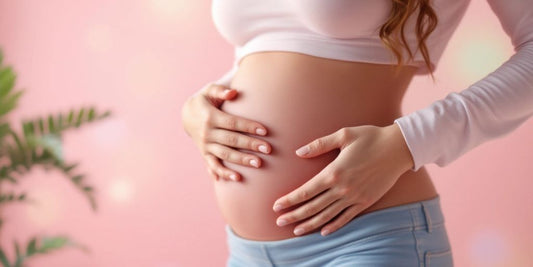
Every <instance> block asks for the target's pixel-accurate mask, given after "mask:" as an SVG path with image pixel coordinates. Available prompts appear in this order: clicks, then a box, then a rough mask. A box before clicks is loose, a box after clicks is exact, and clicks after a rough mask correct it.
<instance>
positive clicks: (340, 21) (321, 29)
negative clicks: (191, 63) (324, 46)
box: [211, 0, 392, 45]
mask: <svg viewBox="0 0 533 267" xmlns="http://www.w3.org/2000/svg"><path fill="white" fill-rule="evenodd" d="M391 6H392V0H267V1H257V0H213V1H212V9H211V12H212V19H213V22H214V24H215V26H216V28H217V30H218V31H219V32H220V33H221V35H223V36H224V37H225V38H226V39H228V40H229V41H230V42H231V43H233V44H235V45H243V44H244V43H245V42H246V41H248V40H249V39H250V38H252V37H254V36H257V35H259V34H262V33H268V32H274V31H279V32H286V33H290V32H291V31H297V32H308V33H312V34H318V35H323V36H326V37H332V38H340V39H351V38H357V37H361V36H369V35H376V34H378V32H379V28H380V27H381V25H382V24H383V23H384V22H385V21H386V20H387V18H388V16H389V14H390V11H391Z"/></svg>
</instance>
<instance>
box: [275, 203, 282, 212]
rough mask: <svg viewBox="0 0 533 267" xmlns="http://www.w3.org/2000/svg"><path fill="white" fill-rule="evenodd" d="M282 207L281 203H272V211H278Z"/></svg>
mask: <svg viewBox="0 0 533 267" xmlns="http://www.w3.org/2000/svg"><path fill="white" fill-rule="evenodd" d="M282 208H283V207H282V206H281V204H276V205H274V211H280V210H281V209H282Z"/></svg>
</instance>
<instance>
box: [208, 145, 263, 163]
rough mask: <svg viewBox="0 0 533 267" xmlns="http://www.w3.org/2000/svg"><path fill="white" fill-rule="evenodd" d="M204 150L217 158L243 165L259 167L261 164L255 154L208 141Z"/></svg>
mask: <svg viewBox="0 0 533 267" xmlns="http://www.w3.org/2000/svg"><path fill="white" fill-rule="evenodd" d="M205 150H206V151H208V152H209V153H211V154H213V155H215V156H216V157H217V158H219V159H222V160H225V161H228V162H232V163H235V164H239V165H243V166H252V167H255V168H259V167H260V166H261V159H260V158H259V157H258V156H255V155H249V154H246V153H243V152H240V151H237V150H235V149H231V148H229V147H227V146H223V145H220V144H217V143H208V144H207V145H206V146H205Z"/></svg>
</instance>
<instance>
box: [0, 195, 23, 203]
mask: <svg viewBox="0 0 533 267" xmlns="http://www.w3.org/2000/svg"><path fill="white" fill-rule="evenodd" d="M24 201H26V193H21V194H16V193H13V192H10V193H0V204H5V203H6V202H24Z"/></svg>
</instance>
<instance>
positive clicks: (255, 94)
mask: <svg viewBox="0 0 533 267" xmlns="http://www.w3.org/2000/svg"><path fill="white" fill-rule="evenodd" d="M416 68H417V67H415V66H408V65H407V66H402V67H401V69H400V71H399V72H398V73H395V70H394V65H387V64H374V63H364V62H349V61H341V60H334V59H327V58H320V57H315V56H310V55H305V54H301V53H293V52H284V51H283V52H281V51H280V52H278V51H267V52H256V53H252V54H249V55H247V56H246V57H244V58H243V59H242V60H241V62H240V65H239V70H238V71H237V73H236V74H235V76H234V78H233V80H232V82H231V88H235V89H237V90H238V92H239V95H238V97H237V98H236V99H234V100H231V101H226V102H224V104H223V105H222V107H221V109H222V111H224V112H227V113H229V114H233V115H238V116H242V117H245V118H248V119H252V120H254V121H257V122H259V123H261V124H262V125H264V126H265V127H266V128H267V130H268V134H267V135H266V136H255V137H258V138H261V139H263V140H265V141H267V142H269V143H270V144H271V146H272V152H271V153H270V154H268V155H266V154H263V153H260V152H255V151H250V150H244V149H239V150H241V151H243V152H245V153H250V154H255V155H257V156H258V157H260V158H261V161H262V163H261V167H260V168H254V167H249V166H243V165H239V164H235V163H232V162H227V161H223V164H224V165H225V166H226V167H228V168H230V169H233V170H235V171H237V172H239V173H240V174H241V177H242V179H241V181H239V182H233V181H225V180H223V179H219V180H218V181H215V182H214V189H215V193H216V199H217V203H218V207H219V208H220V211H221V213H222V215H223V217H224V219H225V221H226V223H227V224H228V225H229V226H230V227H231V229H232V230H233V231H234V232H235V234H237V235H238V236H240V237H243V238H246V239H251V240H264V241H266V240H281V239H287V238H293V237H295V235H294V233H293V230H294V227H295V226H296V225H298V224H299V223H302V222H303V221H300V222H297V223H293V224H289V225H286V226H283V227H280V226H277V225H276V219H277V217H278V216H280V215H281V213H277V212H274V211H273V210H272V206H273V204H274V201H275V200H276V199H278V198H279V197H281V196H284V195H286V194H287V193H289V192H291V191H293V190H294V189H296V188H298V187H299V186H301V185H302V184H304V183H305V182H306V181H308V180H309V179H311V178H313V176H315V175H316V174H318V173H319V172H320V171H321V170H322V169H323V168H324V167H326V166H327V165H328V164H329V163H330V162H332V161H333V160H334V159H335V158H336V156H337V155H338V154H339V152H340V150H339V149H335V150H332V151H330V152H327V153H325V154H322V155H320V156H317V157H314V158H307V159H305V158H300V157H298V156H297V155H296V154H295V150H296V149H298V148H299V147H301V146H303V145H305V144H307V143H309V142H311V141H313V140H314V139H316V138H319V137H322V136H325V135H328V134H331V133H333V132H335V131H336V130H338V129H340V128H343V127H352V126H358V125H376V126H387V125H390V124H392V123H394V119H396V118H398V117H400V116H401V115H402V113H401V103H402V98H403V96H404V93H405V91H406V89H407V87H408V85H409V83H410V82H411V79H412V78H413V76H414V73H415V72H416ZM246 135H250V134H246ZM250 136H252V135H250ZM361 153H365V152H364V151H361ZM436 196H437V192H436V190H435V187H434V185H433V183H432V181H431V179H430V176H429V175H428V173H427V171H426V170H425V168H423V167H422V168H420V169H419V170H418V171H417V172H413V171H411V170H408V171H407V172H405V173H404V174H402V175H401V176H400V178H399V179H398V181H397V182H396V183H395V185H394V186H393V187H392V188H391V189H390V190H389V191H388V192H387V193H385V195H383V196H382V197H381V198H380V199H379V200H378V201H377V202H376V203H374V204H373V205H371V206H370V207H368V208H367V209H366V210H364V211H363V212H361V213H359V214H358V215H357V216H360V215H362V214H366V213H369V212H372V211H375V210H379V209H384V208H387V207H392V206H397V205H402V204H407V203H411V202H416V201H421V200H428V199H431V198H434V197H436ZM357 216H356V217H355V218H357ZM319 230H320V228H318V229H316V230H314V231H311V232H308V233H306V234H309V233H313V232H316V231H319Z"/></svg>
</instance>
